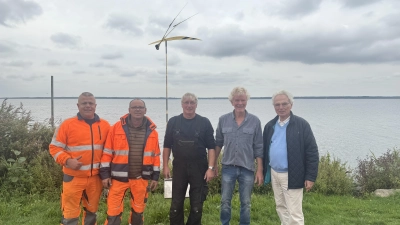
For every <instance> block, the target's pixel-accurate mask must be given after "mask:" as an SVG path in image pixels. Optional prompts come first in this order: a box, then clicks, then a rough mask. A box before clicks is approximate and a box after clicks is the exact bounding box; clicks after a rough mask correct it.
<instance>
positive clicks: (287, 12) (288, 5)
mask: <svg viewBox="0 0 400 225" xmlns="http://www.w3.org/2000/svg"><path fill="white" fill-rule="evenodd" d="M321 2H322V0H282V1H279V4H280V5H279V6H278V7H277V8H278V10H277V11H276V12H274V13H273V14H275V15H277V16H280V17H284V18H287V19H296V18H299V17H303V16H306V15H308V14H310V13H313V12H314V11H316V10H318V9H319V6H320V4H321ZM269 10H270V9H268V11H269Z"/></svg>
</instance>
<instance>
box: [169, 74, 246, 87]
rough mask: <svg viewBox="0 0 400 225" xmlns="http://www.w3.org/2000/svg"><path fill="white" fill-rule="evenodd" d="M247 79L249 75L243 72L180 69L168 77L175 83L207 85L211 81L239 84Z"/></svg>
mask: <svg viewBox="0 0 400 225" xmlns="http://www.w3.org/2000/svg"><path fill="white" fill-rule="evenodd" d="M247 79H248V77H247V75H246V74H242V73H227V72H219V73H213V72H207V71H203V72H193V71H179V72H178V73H177V74H176V75H175V76H174V78H171V79H168V82H171V84H173V85H185V84H188V83H191V84H193V83H195V84H204V85H207V84H209V83H210V81H212V82H213V83H223V84H237V83H243V82H245V81H246V80H247Z"/></svg>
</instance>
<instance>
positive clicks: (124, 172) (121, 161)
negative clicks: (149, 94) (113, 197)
mask: <svg viewBox="0 0 400 225" xmlns="http://www.w3.org/2000/svg"><path fill="white" fill-rule="evenodd" d="M128 117H129V114H126V115H124V116H123V117H121V120H120V121H118V122H117V123H115V124H114V126H112V128H111V129H110V132H109V134H108V137H107V141H106V143H105V146H104V150H103V156H102V157H101V166H100V167H101V168H100V177H101V179H103V180H104V179H106V178H110V177H111V178H112V179H116V180H119V181H121V182H128V171H129V162H128V161H129V142H128V138H129V128H128V124H127V123H128ZM146 118H147V124H146V125H145V126H146V134H145V145H144V149H143V163H142V178H143V179H145V180H150V179H151V180H156V181H157V180H158V178H159V176H160V146H159V143H158V132H157V131H156V130H155V128H156V125H155V124H154V123H153V121H152V120H150V118H149V117H146Z"/></svg>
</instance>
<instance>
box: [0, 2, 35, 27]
mask: <svg viewBox="0 0 400 225" xmlns="http://www.w3.org/2000/svg"><path fill="white" fill-rule="evenodd" d="M42 12H43V11H42V8H41V7H40V5H38V4H37V3H36V2H33V1H23V0H3V1H0V24H1V25H3V26H6V27H11V26H14V25H13V24H12V23H21V22H22V23H25V22H26V21H27V20H30V19H32V18H34V17H35V16H39V15H41V14H42ZM10 22H11V24H10Z"/></svg>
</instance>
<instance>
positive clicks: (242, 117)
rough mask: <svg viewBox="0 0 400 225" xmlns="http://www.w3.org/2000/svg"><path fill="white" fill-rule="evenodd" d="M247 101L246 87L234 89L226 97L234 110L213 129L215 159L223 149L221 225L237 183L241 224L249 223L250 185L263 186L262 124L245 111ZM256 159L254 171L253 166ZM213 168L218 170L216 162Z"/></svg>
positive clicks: (225, 223)
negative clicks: (214, 131)
mask: <svg viewBox="0 0 400 225" xmlns="http://www.w3.org/2000/svg"><path fill="white" fill-rule="evenodd" d="M249 98H250V95H249V94H248V92H247V90H246V89H245V88H243V87H235V88H234V89H233V90H232V92H231V94H230V96H229V100H230V102H231V103H232V106H233V107H234V110H233V112H230V113H227V114H225V115H223V116H221V117H220V118H219V122H218V128H217V130H216V147H215V154H216V159H218V156H219V153H220V152H221V148H222V147H223V146H225V147H224V153H223V157H222V179H221V183H222V190H221V191H222V194H221V195H222V196H221V216H220V219H221V223H222V225H229V221H230V220H231V200H232V195H233V191H234V189H235V184H236V181H238V183H239V195H240V223H239V224H240V225H248V224H250V206H251V192H252V190H253V182H254V183H257V184H258V185H259V186H260V185H261V184H262V183H263V174H262V172H263V164H262V157H263V143H262V142H263V141H262V133H261V122H260V120H259V119H258V117H257V116H255V115H252V114H250V113H248V112H247V110H246V105H247V101H248V100H249ZM255 159H256V160H257V170H256V169H255V164H254V161H255ZM216 161H218V160H216ZM215 168H217V163H216V164H215ZM255 171H256V174H255V176H254V172H255Z"/></svg>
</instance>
